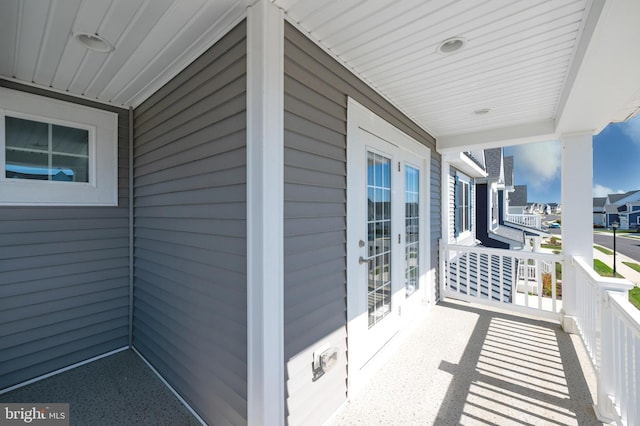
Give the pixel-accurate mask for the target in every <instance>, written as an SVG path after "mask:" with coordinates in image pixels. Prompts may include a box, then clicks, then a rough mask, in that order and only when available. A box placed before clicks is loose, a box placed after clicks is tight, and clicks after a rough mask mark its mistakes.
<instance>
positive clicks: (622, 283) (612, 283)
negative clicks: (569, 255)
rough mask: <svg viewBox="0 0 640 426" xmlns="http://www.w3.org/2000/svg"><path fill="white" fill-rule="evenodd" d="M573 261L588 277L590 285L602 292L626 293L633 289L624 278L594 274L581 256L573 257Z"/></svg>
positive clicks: (630, 283)
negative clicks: (594, 285) (595, 286)
mask: <svg viewBox="0 0 640 426" xmlns="http://www.w3.org/2000/svg"><path fill="white" fill-rule="evenodd" d="M573 261H574V262H575V264H576V265H578V266H580V269H582V271H583V272H584V273H585V274H586V275H587V276H588V277H589V279H590V281H591V283H592V284H596V285H597V286H598V287H600V288H601V289H602V290H614V291H628V290H631V289H632V288H633V283H632V282H631V281H629V280H626V279H624V278H613V277H602V276H600V275H598V274H597V273H596V271H595V270H594V269H593V267H592V266H590V265H588V264H587V262H585V260H584V259H583V258H582V257H581V256H573Z"/></svg>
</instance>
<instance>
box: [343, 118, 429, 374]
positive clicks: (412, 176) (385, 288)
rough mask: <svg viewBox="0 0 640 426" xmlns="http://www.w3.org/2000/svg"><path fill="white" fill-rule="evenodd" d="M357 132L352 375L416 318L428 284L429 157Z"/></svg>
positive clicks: (351, 184)
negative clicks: (427, 166)
mask: <svg viewBox="0 0 640 426" xmlns="http://www.w3.org/2000/svg"><path fill="white" fill-rule="evenodd" d="M356 132H357V134H356V135H352V137H351V138H350V139H349V141H350V144H349V146H348V149H349V156H348V158H349V164H348V176H349V179H348V189H347V202H348V210H349V212H348V219H347V220H348V223H347V228H348V241H347V246H348V250H347V251H348V253H347V256H348V260H347V268H348V285H347V287H348V291H347V297H348V312H349V326H348V333H349V335H348V339H349V365H350V376H351V375H352V371H353V370H351V368H355V369H361V368H363V367H364V366H365V365H366V364H367V362H369V360H370V359H371V358H372V357H373V356H374V355H375V354H376V353H377V352H378V351H379V350H380V349H381V348H382V347H383V346H384V345H385V344H386V343H387V342H388V341H389V340H390V339H391V338H392V337H393V336H394V335H395V334H396V333H397V332H398V331H399V330H400V328H401V327H403V325H406V322H407V321H410V320H411V318H412V317H415V315H414V314H415V313H416V311H417V310H418V309H419V308H420V306H421V304H422V302H423V301H424V294H425V290H424V287H426V285H427V283H426V281H427V279H426V264H427V262H426V261H427V256H426V254H427V251H426V250H425V249H426V246H425V242H426V229H425V228H426V226H427V223H428V222H427V220H426V201H425V197H426V194H427V190H426V182H427V179H426V176H425V169H426V165H427V164H428V161H427V160H428V153H427V155H426V156H425V155H420V154H419V153H416V151H415V150H411V149H407V146H405V144H403V142H404V141H403V140H402V139H401V138H398V140H393V139H392V138H388V137H384V138H383V137H381V136H378V135H376V134H374V133H373V132H370V131H368V130H364V129H362V128H358V129H357V130H356ZM417 151H418V152H420V150H419V149H418V150H417Z"/></svg>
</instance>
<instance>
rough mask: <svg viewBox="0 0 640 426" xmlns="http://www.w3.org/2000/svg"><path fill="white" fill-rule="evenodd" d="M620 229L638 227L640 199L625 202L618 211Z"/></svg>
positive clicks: (639, 226) (639, 224) (639, 223)
mask: <svg viewBox="0 0 640 426" xmlns="http://www.w3.org/2000/svg"><path fill="white" fill-rule="evenodd" d="M618 216H619V217H620V229H638V228H640V201H632V202H629V203H626V204H625V205H624V206H622V207H621V210H620V211H619V212H618Z"/></svg>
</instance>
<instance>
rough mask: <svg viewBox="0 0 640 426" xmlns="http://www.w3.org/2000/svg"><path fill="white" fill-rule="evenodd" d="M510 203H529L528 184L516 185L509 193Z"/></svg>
mask: <svg viewBox="0 0 640 426" xmlns="http://www.w3.org/2000/svg"><path fill="white" fill-rule="evenodd" d="M509 205H511V206H526V205H527V185H516V186H514V191H513V192H512V193H510V194H509Z"/></svg>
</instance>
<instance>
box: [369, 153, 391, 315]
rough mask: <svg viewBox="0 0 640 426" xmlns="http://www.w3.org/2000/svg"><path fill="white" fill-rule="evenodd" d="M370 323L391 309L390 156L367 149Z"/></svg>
mask: <svg viewBox="0 0 640 426" xmlns="http://www.w3.org/2000/svg"><path fill="white" fill-rule="evenodd" d="M367 198H368V206H367V228H368V229H367V231H368V253H369V255H368V262H367V263H368V274H367V275H368V289H367V303H368V314H369V327H373V326H374V325H375V324H376V323H378V322H379V321H380V320H381V319H382V318H384V317H385V316H386V315H387V314H388V313H390V312H391V160H390V159H389V158H386V157H383V156H382V155H379V154H376V153H374V152H367Z"/></svg>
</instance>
